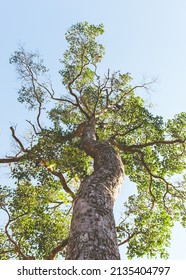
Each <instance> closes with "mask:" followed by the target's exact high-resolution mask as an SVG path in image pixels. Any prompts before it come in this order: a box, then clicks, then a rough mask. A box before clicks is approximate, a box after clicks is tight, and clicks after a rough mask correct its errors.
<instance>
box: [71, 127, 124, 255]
mask: <svg viewBox="0 0 186 280" xmlns="http://www.w3.org/2000/svg"><path fill="white" fill-rule="evenodd" d="M82 147H83V149H84V150H85V151H86V153H87V154H88V155H90V156H91V157H93V159H94V172H93V173H92V174H91V176H89V177H88V178H86V179H85V180H84V181H83V182H82V184H81V186H80V189H79V191H78V194H77V196H76V198H75V200H74V206H73V216H72V222H71V230H70V239H69V242H68V246H67V257H66V259H69V260H70V259H71V260H72V259H75V260H114V259H115V260H117V259H120V255H119V250H118V246H117V237H116V231H115V220H114V215H113V204H114V201H115V198H116V196H117V193H118V191H119V188H120V186H121V183H122V181H123V177H124V170H123V164H122V161H121V159H120V156H119V155H118V153H117V152H116V151H115V150H114V149H113V147H112V146H111V145H110V144H109V143H108V142H107V141H102V142H98V141H97V140H96V136H95V131H94V126H93V125H92V124H91V123H88V124H87V125H86V126H85V128H84V132H83V135H82Z"/></svg>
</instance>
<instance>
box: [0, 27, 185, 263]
mask: <svg viewBox="0 0 186 280" xmlns="http://www.w3.org/2000/svg"><path fill="white" fill-rule="evenodd" d="M103 32H104V27H103V25H102V24H100V25H98V26H95V25H90V24H88V23H87V22H85V23H78V24H76V25H73V26H72V27H71V28H70V29H69V30H68V31H67V33H66V41H67V43H68V47H67V50H66V51H65V53H64V56H63V59H61V60H60V63H61V69H60V70H59V74H60V79H61V82H62V85H63V86H62V90H63V91H64V93H62V94H58V93H57V91H56V90H55V89H54V88H53V85H52V82H51V80H50V76H49V70H48V69H47V68H46V67H45V66H44V62H43V60H42V59H41V58H40V56H39V54H38V53H37V52H27V51H26V50H25V49H24V48H23V47H20V48H19V49H18V50H17V51H15V53H14V54H13V55H12V57H11V58H10V63H11V64H14V65H15V66H16V70H17V74H18V78H19V79H20V81H21V87H20V90H19V91H18V101H19V102H21V103H24V104H25V105H26V107H27V108H28V110H34V111H35V116H36V118H35V121H30V120H27V122H28V123H29V125H30V131H29V137H27V138H26V139H24V140H21V139H20V138H19V137H18V136H17V134H16V129H15V127H10V130H11V135H12V138H13V140H14V142H15V144H16V146H17V152H16V154H15V155H10V156H6V157H4V158H1V159H0V163H2V164H8V165H9V166H10V172H11V177H12V178H13V180H14V182H15V186H14V187H9V186H1V193H0V209H1V210H2V211H4V212H5V213H6V216H7V222H6V224H5V226H2V227H1V229H0V259H53V258H59V257H60V256H62V257H64V256H65V246H66V244H67V242H68V234H69V225H70V220H71V215H72V211H71V210H72V202H73V199H74V197H75V196H76V195H77V193H78V188H79V185H80V182H82V181H83V180H84V179H85V178H87V177H88V176H89V175H90V174H91V173H92V171H93V161H92V158H91V156H89V155H87V154H86V153H85V151H84V149H83V148H82V143H81V132H82V127H83V125H84V124H85V123H86V122H87V121H90V120H94V123H95V130H96V137H97V140H98V141H108V143H110V145H112V146H113V147H114V148H115V149H116V151H117V152H118V153H119V154H120V156H121V158H122V162H123V165H124V168H125V174H126V175H127V176H128V177H129V178H130V180H131V181H132V182H134V183H135V184H136V186H137V193H136V194H133V195H131V196H129V198H128V201H124V202H123V203H124V208H123V215H122V217H121V221H120V223H119V224H118V225H117V226H116V230H117V234H118V243H119V245H122V244H125V243H128V245H127V246H128V247H127V248H128V249H127V256H128V258H130V259H131V258H133V257H136V256H137V257H143V256H147V257H150V258H152V257H157V256H160V257H162V258H167V257H168V253H167V247H168V246H169V245H170V241H171V230H172V227H173V226H174V224H175V222H177V221H179V222H180V223H181V224H182V225H183V226H184V227H185V226H186V207H185V206H186V203H185V199H186V183H185V174H184V171H185V168H186V161H185V157H186V153H185V146H186V145H185V143H186V113H185V112H182V113H180V114H177V115H176V116H175V117H174V118H173V119H169V120H167V121H166V122H165V121H164V120H163V118H162V117H161V116H153V114H152V113H151V112H150V110H149V108H148V106H146V104H145V101H144V100H143V98H141V97H140V96H138V95H137V94H136V93H135V91H136V89H138V88H141V89H142V90H143V89H146V88H148V83H144V84H141V85H133V82H132V77H131V76H130V74H129V73H121V72H120V71H115V72H111V71H110V70H109V69H108V70H106V71H105V74H101V73H100V71H99V63H100V62H101V60H102V58H103V56H104V54H105V50H104V47H103V45H102V44H100V43H99V40H98V36H100V35H101V34H103ZM45 120H46V124H44V121H45ZM174 175H180V176H179V178H180V179H179V181H178V180H177V179H175V176H174Z"/></svg>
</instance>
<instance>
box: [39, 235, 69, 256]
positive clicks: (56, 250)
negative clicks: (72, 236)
mask: <svg viewBox="0 0 186 280" xmlns="http://www.w3.org/2000/svg"><path fill="white" fill-rule="evenodd" d="M68 240H69V238H68V237H67V238H66V239H64V240H63V241H62V242H61V244H59V245H58V246H57V247H55V248H54V249H53V250H52V251H51V253H50V254H49V255H48V256H46V257H45V258H44V259H45V260H53V259H54V258H55V257H56V255H57V254H58V253H59V252H61V251H62V250H63V249H64V248H65V247H66V246H67V244H68Z"/></svg>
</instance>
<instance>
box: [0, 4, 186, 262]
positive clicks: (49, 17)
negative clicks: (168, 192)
mask: <svg viewBox="0 0 186 280" xmlns="http://www.w3.org/2000/svg"><path fill="white" fill-rule="evenodd" d="M185 15H186V1H185V0H174V1H173V0H163V1H162V0H150V1H149V0H114V1H108V0H107V1H106V0H101V1H98V0H94V1H88V0H78V1H76V0H74V1H72V0H68V1H66V0H27V1H25V0H15V1H11V0H4V1H3V0H0V36H1V51H0V62H1V64H0V84H1V91H0V156H3V155H5V154H6V152H9V153H11V150H12V146H11V137H10V130H9V127H10V124H11V123H14V124H19V125H18V128H17V131H18V134H19V135H21V134H22V133H25V132H26V131H27V128H28V126H27V123H26V122H25V119H26V118H29V116H28V112H27V111H26V110H25V108H24V106H22V105H21V104H18V103H17V90H18V88H19V84H18V82H17V80H16V74H15V71H14V68H13V67H12V66H11V65H9V57H10V55H11V54H12V53H13V52H14V51H15V50H16V49H17V46H18V43H21V44H23V43H25V48H26V49H29V50H36V49H37V50H39V51H40V53H41V54H42V56H43V58H44V60H45V62H46V65H47V67H49V68H50V69H51V75H52V78H53V80H54V83H55V84H56V87H57V90H58V91H59V93H60V91H61V90H62V88H61V89H60V88H59V87H58V85H59V82H58V78H59V75H58V69H59V58H61V57H62V54H63V51H64V50H65V47H66V42H65V39H64V34H65V31H66V30H67V28H69V27H70V26H71V25H72V24H74V23H76V22H79V21H88V22H89V23H93V24H99V23H103V24H104V26H105V34H104V35H103V36H102V38H100V40H101V42H102V43H103V44H104V45H105V48H106V56H105V58H104V59H103V63H102V65H101V69H102V70H103V71H104V70H105V71H106V70H107V68H110V69H112V70H118V69H120V70H121V71H122V72H130V73H131V75H132V76H133V78H134V83H135V84H139V83H140V82H141V81H143V79H144V77H145V78H146V79H147V80H151V79H153V78H157V82H156V83H155V84H154V85H153V86H152V92H151V93H150V94H144V98H145V99H147V100H148V102H151V103H153V104H155V106H154V108H153V112H154V114H160V115H162V116H164V118H165V119H167V118H172V117H173V116H174V114H176V113H178V112H181V111H185V107H186V83H185V75H186V48H185V46H186V16H185ZM141 94H142V93H141ZM0 171H1V178H2V180H3V181H4V180H5V177H6V176H7V172H6V171H5V169H2V168H1V169H0ZM129 186H130V184H129V183H128V182H126V184H125V186H124V187H123V190H122V193H121V195H122V196H123V195H127V194H128V189H129ZM120 203H121V202H120V201H119V202H118V207H117V208H119V205H120ZM185 234H186V229H180V228H179V227H176V228H175V230H174V234H173V241H172V245H171V248H170V258H171V259H184V258H185V252H186V245H185V244H186V243H185V238H184V236H185ZM184 246H185V247H184Z"/></svg>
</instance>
